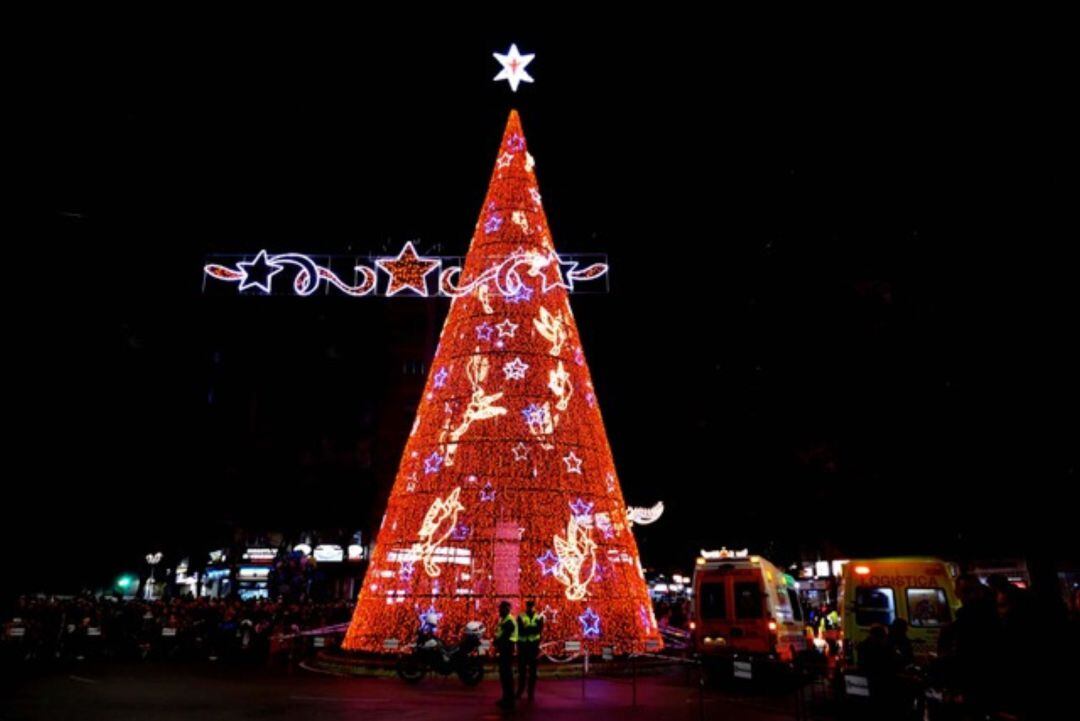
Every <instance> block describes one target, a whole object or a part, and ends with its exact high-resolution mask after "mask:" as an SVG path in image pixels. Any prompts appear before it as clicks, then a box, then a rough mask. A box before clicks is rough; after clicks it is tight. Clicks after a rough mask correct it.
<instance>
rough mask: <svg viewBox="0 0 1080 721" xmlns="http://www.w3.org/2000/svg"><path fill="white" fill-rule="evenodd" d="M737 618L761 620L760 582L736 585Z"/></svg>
mask: <svg viewBox="0 0 1080 721" xmlns="http://www.w3.org/2000/svg"><path fill="white" fill-rule="evenodd" d="M735 618H761V584H760V583H759V582H757V581H750V582H743V583H736V584H735Z"/></svg>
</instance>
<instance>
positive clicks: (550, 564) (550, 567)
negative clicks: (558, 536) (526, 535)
mask: <svg viewBox="0 0 1080 721" xmlns="http://www.w3.org/2000/svg"><path fill="white" fill-rule="evenodd" d="M536 561H537V563H539V564H540V574H541V575H543V576H550V575H552V574H554V573H555V571H556V570H557V569H558V568H559V557H558V556H556V555H555V554H554V553H552V551H551V549H550V548H549V549H547V550H546V551H544V555H542V556H540V557H539V558H537V559H536Z"/></svg>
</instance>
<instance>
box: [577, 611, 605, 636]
mask: <svg viewBox="0 0 1080 721" xmlns="http://www.w3.org/2000/svg"><path fill="white" fill-rule="evenodd" d="M578 621H580V622H581V635H582V636H584V637H585V638H596V637H598V636H599V635H600V616H599V614H597V613H596V611H594V610H592V609H591V608H586V609H585V612H584V613H582V614H581V615H580V616H578Z"/></svg>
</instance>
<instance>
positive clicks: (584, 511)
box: [570, 498, 593, 516]
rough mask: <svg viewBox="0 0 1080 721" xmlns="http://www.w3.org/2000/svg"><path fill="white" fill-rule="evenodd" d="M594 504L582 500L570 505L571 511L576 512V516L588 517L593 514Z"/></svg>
mask: <svg viewBox="0 0 1080 721" xmlns="http://www.w3.org/2000/svg"><path fill="white" fill-rule="evenodd" d="M592 509H593V504H591V503H586V502H585V501H583V500H581V499H580V498H579V499H577V500H576V501H574V502H573V503H571V504H570V510H571V511H573V512H574V515H575V516H587V515H589V514H590V513H592Z"/></svg>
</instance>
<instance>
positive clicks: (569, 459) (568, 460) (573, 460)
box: [563, 451, 581, 473]
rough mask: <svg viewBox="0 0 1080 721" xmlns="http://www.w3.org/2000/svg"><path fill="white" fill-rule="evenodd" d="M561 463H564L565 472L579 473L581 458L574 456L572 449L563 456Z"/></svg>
mask: <svg viewBox="0 0 1080 721" xmlns="http://www.w3.org/2000/svg"><path fill="white" fill-rule="evenodd" d="M563 463H565V464H566V472H567V473H581V459H580V458H578V457H577V456H575V455H574V452H573V451H570V453H569V455H566V456H563Z"/></svg>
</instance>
